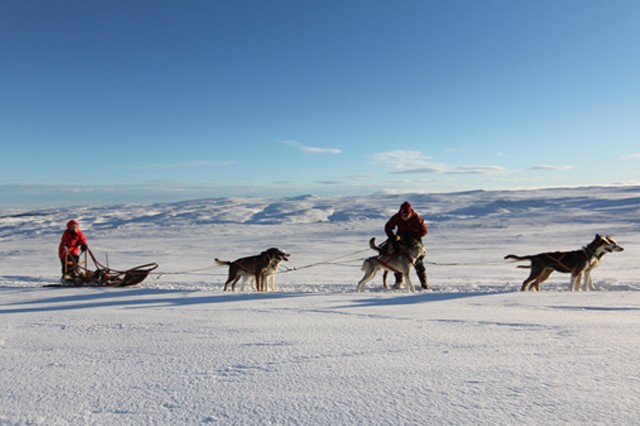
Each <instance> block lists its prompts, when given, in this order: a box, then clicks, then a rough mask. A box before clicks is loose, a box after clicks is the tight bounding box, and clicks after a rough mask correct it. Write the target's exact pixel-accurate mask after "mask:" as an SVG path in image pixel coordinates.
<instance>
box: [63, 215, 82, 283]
mask: <svg viewBox="0 0 640 426" xmlns="http://www.w3.org/2000/svg"><path fill="white" fill-rule="evenodd" d="M86 250H87V237H85V236H84V234H83V233H82V231H81V230H80V224H79V223H78V221H77V220H75V219H74V220H70V221H69V222H67V230H66V231H64V233H63V234H62V239H61V240H60V246H59V247H58V256H59V257H60V263H61V264H62V278H64V279H67V278H71V277H70V276H71V275H72V274H73V273H74V272H75V266H76V265H77V264H78V262H79V260H80V252H84V251H86Z"/></svg>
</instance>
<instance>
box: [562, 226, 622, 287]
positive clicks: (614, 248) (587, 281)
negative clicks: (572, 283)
mask: <svg viewBox="0 0 640 426" xmlns="http://www.w3.org/2000/svg"><path fill="white" fill-rule="evenodd" d="M603 238H605V239H606V240H607V241H608V242H609V244H610V245H609V246H607V248H606V249H605V250H604V251H602V252H601V253H600V254H599V255H597V256H596V257H595V258H594V259H592V261H591V263H590V264H589V266H588V267H587V269H586V270H585V271H584V278H583V284H584V289H585V290H587V291H589V290H595V289H596V286H595V285H594V284H593V277H591V272H592V271H593V270H594V269H596V268H597V267H598V266H599V265H600V260H601V259H602V258H603V257H604V255H605V254H607V253H613V252H619V251H624V248H622V246H620V245H619V244H618V243H617V242H616V240H614V239H613V238H611V235H607V236H606V237H603ZM578 284H580V283H578ZM571 290H574V289H571ZM577 290H578V291H580V286H579V285H578V288H577Z"/></svg>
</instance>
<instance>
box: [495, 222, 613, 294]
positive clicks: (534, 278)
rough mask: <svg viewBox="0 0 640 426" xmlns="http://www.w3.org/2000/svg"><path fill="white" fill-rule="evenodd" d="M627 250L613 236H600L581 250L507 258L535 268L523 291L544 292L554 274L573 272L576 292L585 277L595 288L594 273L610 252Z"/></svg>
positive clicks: (572, 278) (523, 284)
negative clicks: (526, 262)
mask: <svg viewBox="0 0 640 426" xmlns="http://www.w3.org/2000/svg"><path fill="white" fill-rule="evenodd" d="M623 250H624V249H623V248H622V247H621V246H620V245H618V243H616V242H615V240H613V238H611V236H610V235H607V236H606V237H603V236H602V235H600V234H596V236H595V238H594V239H593V241H591V242H590V243H589V244H588V245H586V246H585V247H583V248H582V249H581V250H574V251H564V252H563V251H555V252H546V253H540V254H535V255H530V256H517V255H515V254H509V255H507V256H505V257H504V258H505V259H513V260H515V261H524V260H529V261H530V262H531V265H530V266H518V267H519V268H531V273H530V274H529V276H528V277H527V279H525V280H524V281H523V282H522V288H521V289H520V290H521V291H525V290H527V289H529V290H533V289H534V288H535V290H536V291H540V284H541V283H542V282H544V281H545V280H546V279H547V278H549V276H550V275H551V274H552V273H553V271H558V272H564V273H570V274H571V281H570V284H569V289H570V290H571V291H576V290H580V287H581V281H582V276H583V274H584V279H585V289H588V288H589V287H591V288H594V287H593V280H592V278H591V271H592V270H593V269H594V268H596V267H597V266H598V264H599V263H600V259H602V257H603V256H604V255H605V254H607V253H611V252H614V251H623Z"/></svg>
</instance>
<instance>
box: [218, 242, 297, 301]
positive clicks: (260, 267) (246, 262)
mask: <svg viewBox="0 0 640 426" xmlns="http://www.w3.org/2000/svg"><path fill="white" fill-rule="evenodd" d="M283 260H284V261H286V260H289V253H287V252H285V251H283V250H280V249H279V248H275V247H272V248H270V249H267V250H265V251H263V252H262V253H260V254H258V255H256V256H249V257H242V258H240V259H236V260H234V261H233V262H229V261H226V260H220V259H218V258H216V259H215V261H216V263H217V264H219V265H227V266H229V276H228V278H227V281H226V282H225V283H224V291H227V287H228V285H229V283H231V290H233V291H235V289H236V283H237V282H238V281H239V280H240V278H242V276H243V275H251V276H253V278H254V279H255V280H256V290H257V291H266V279H267V277H268V276H269V275H273V274H274V273H275V270H273V269H271V265H272V264H274V262H277V264H278V265H280V262H282V261H283Z"/></svg>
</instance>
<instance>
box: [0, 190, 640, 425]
mask: <svg viewBox="0 0 640 426" xmlns="http://www.w3.org/2000/svg"><path fill="white" fill-rule="evenodd" d="M405 199H409V200H410V201H411V202H412V204H413V205H414V207H415V209H416V210H417V211H418V212H420V213H422V214H423V216H424V217H425V219H426V220H427V222H428V225H429V235H428V236H427V238H426V240H425V243H426V246H427V249H428V257H427V259H428V261H427V271H428V274H429V279H430V283H431V285H432V290H431V291H418V292H417V293H415V294H408V293H404V292H398V291H384V290H383V289H382V286H381V278H376V279H375V280H374V281H372V282H371V283H370V284H369V285H368V287H367V290H366V291H365V292H364V293H356V292H355V288H356V283H357V281H358V280H359V279H360V277H361V276H362V272H361V271H360V264H361V262H362V259H363V258H364V257H367V256H371V255H373V252H372V251H371V250H369V249H368V248H367V247H368V245H367V242H368V240H369V238H371V237H377V239H378V241H382V240H383V237H384V234H383V232H382V228H383V225H384V223H385V220H386V219H387V218H388V217H389V216H390V215H391V214H393V213H394V212H395V211H396V210H397V208H398V206H399V205H400V203H401V202H402V201H404V200H405ZM71 218H76V219H78V220H79V221H80V223H81V226H82V228H83V230H84V232H85V233H86V235H87V237H88V238H89V243H90V247H91V249H92V250H93V252H94V254H95V255H96V256H97V257H98V258H99V259H101V260H103V261H105V260H106V259H108V261H109V264H110V266H112V267H114V268H116V269H124V268H127V267H130V266H136V265H139V264H143V263H148V262H158V263H159V264H160V268H159V269H158V271H159V272H160V274H158V275H154V276H152V277H149V278H148V279H147V280H146V281H145V282H143V283H142V284H141V285H139V286H137V287H133V288H124V289H115V288H43V287H42V285H44V284H49V283H54V282H56V281H57V279H58V278H59V276H58V272H59V262H58V260H57V258H56V253H57V245H58V242H59V238H60V235H61V233H62V231H63V229H64V226H65V223H66V222H67V221H68V220H69V219H71ZM639 231H640V187H611V188H603V187H597V188H579V189H575V188H574V189H546V190H536V191H492V192H484V191H474V192H467V193H456V194H427V195H419V194H412V195H404V196H400V195H388V194H374V195H371V196H367V197H339V198H338V197H336V198H319V197H313V196H301V197H297V198H287V199H255V198H252V199H210V200H196V201H189V202H182V203H171V204H154V205H118V206H80V207H76V208H68V209H40V210H30V211H24V210H17V209H16V210H4V211H0V389H2V391H1V392H0V424H2V425H14V424H15V425H26V424H42V425H66V424H74V425H75V424H90V425H93V424H97V425H114V424H118V425H137V424H159V425H175V424H322V425H329V424H331V425H334V424H363V425H364V424H367V425H369V424H381V425H385V424H532V425H533V424H567V423H571V424H637V423H639V422H640V414H639V410H638V406H639V405H640V363H638V362H637V354H638V350H639V349H640V337H639V336H640V279H638V276H639V273H638V272H639V270H640V264H639V263H638V261H637V259H638V258H637V253H638V249H639V248H640V247H639V245H640V232H639ZM596 233H603V234H609V233H612V234H614V237H615V238H616V240H617V241H618V242H619V243H620V244H621V245H622V246H623V247H624V248H625V251H624V252H621V253H612V254H608V255H607V256H605V257H604V259H603V261H602V264H601V265H600V267H599V268H598V269H596V270H595V272H594V274H593V276H594V281H595V284H596V286H597V287H598V290H597V291H593V292H569V291H568V283H569V277H568V276H567V275H566V274H557V273H556V274H554V275H552V277H551V278H550V279H549V280H548V281H547V282H545V283H544V284H543V285H542V291H541V292H539V293H535V292H527V293H522V292H520V291H519V288H520V284H521V283H522V280H523V279H524V278H525V277H526V275H527V271H526V270H523V269H517V268H516V264H513V263H509V262H506V261H504V260H503V257H504V255H506V254H509V253H515V254H535V253H539V252H542V251H551V250H553V251H555V250H575V249H578V248H580V247H581V246H584V245H586V244H587V243H589V242H590V241H591V240H592V239H593V237H594V235H595V234H596ZM271 246H276V247H280V248H283V249H286V250H287V251H288V252H290V253H291V259H290V261H289V262H288V264H287V265H286V266H287V268H288V269H284V268H283V270H282V272H281V273H280V274H278V275H277V281H278V289H277V291H276V292H270V293H265V294H257V293H255V292H253V291H251V290H250V289H248V288H247V289H245V290H244V291H238V292H236V293H231V292H227V293H224V292H222V284H223V283H224V280H225V277H226V268H225V267H219V266H215V265H214V263H213V258H214V257H220V258H223V259H227V260H233V259H236V258H238V257H242V256H246V255H252V254H257V253H259V252H260V251H262V250H264V249H266V248H268V247H271ZM416 281H417V280H416Z"/></svg>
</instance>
